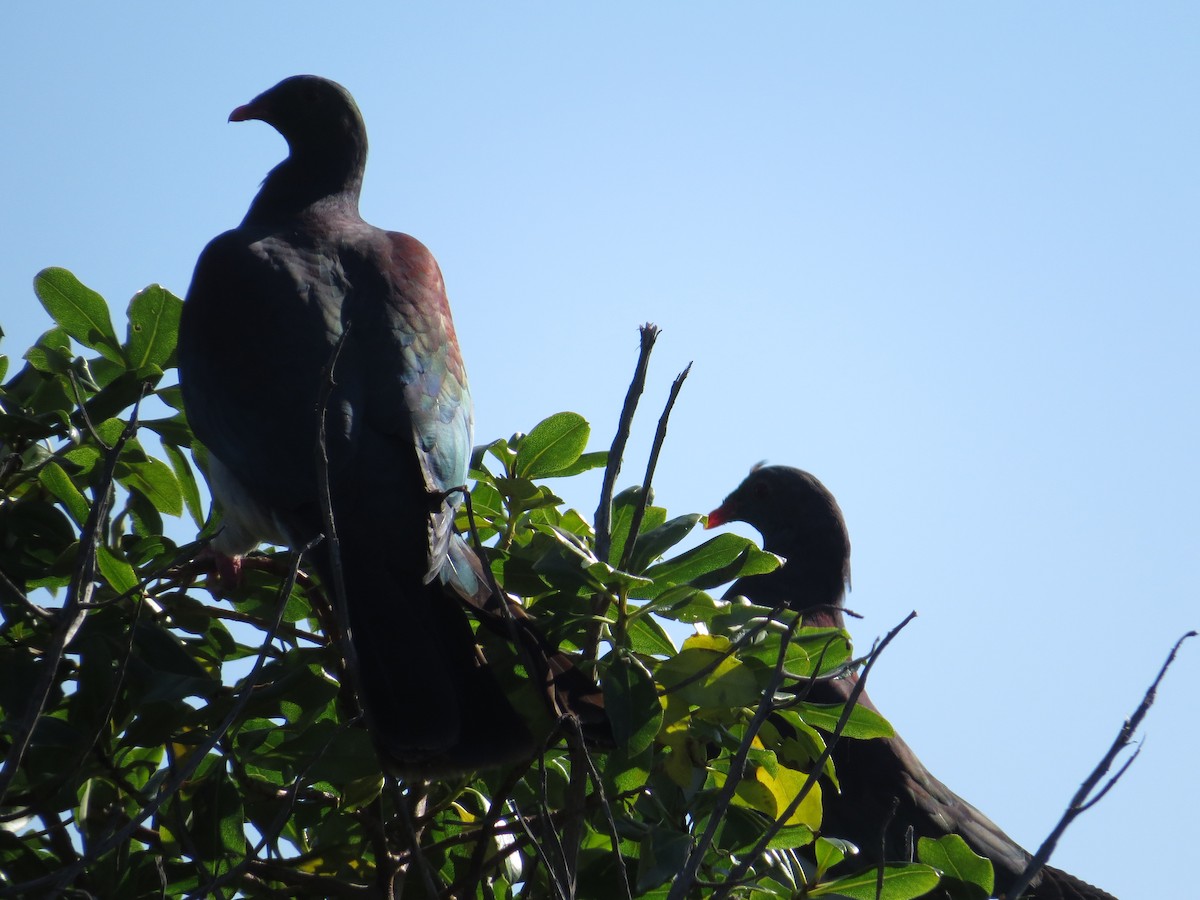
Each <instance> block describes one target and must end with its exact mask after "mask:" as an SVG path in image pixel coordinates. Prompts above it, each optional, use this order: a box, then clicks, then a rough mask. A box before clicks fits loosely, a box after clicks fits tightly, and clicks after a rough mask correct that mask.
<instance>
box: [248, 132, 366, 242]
mask: <svg viewBox="0 0 1200 900" xmlns="http://www.w3.org/2000/svg"><path fill="white" fill-rule="evenodd" d="M365 163H366V152H365V148H364V150H363V152H362V153H361V154H359V153H356V152H353V151H351V152H344V153H340V154H337V155H328V154H325V155H322V154H315V153H312V154H307V155H304V154H295V153H293V154H292V155H291V156H289V157H288V158H287V159H285V160H284V161H283V162H281V163H280V164H279V165H277V166H276V167H275V168H274V169H272V170H271V171H270V172H269V173H267V177H266V178H265V179H264V180H263V183H262V187H261V188H259V191H258V194H257V195H256V196H255V198H254V202H253V203H251V204H250V209H249V211H248V212H247V213H246V218H245V220H244V221H243V223H242V224H244V225H249V224H266V223H270V222H278V221H280V220H282V219H293V218H297V217H301V216H303V215H304V214H305V213H307V212H313V213H317V214H320V213H322V212H324V211H326V210H332V211H337V212H341V213H349V214H352V215H354V216H357V215H358V197H359V194H360V192H361V191H362V179H363V169H364V166H365Z"/></svg>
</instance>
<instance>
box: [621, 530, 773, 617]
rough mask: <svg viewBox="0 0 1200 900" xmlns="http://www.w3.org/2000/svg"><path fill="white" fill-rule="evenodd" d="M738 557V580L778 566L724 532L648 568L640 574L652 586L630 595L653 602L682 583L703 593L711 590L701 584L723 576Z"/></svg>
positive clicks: (750, 544)
mask: <svg viewBox="0 0 1200 900" xmlns="http://www.w3.org/2000/svg"><path fill="white" fill-rule="evenodd" d="M739 557H742V558H743V559H742V563H741V566H740V567H739V569H738V576H735V577H740V576H741V575H752V574H753V575H758V574H762V573H763V572H769V571H771V570H772V569H775V568H777V567H778V565H779V557H777V556H775V555H774V554H773V553H764V552H763V551H762V550H759V549H758V547H756V546H755V545H754V543H753V542H752V541H748V540H747V539H746V538H744V537H739V536H738V535H736V534H731V533H729V532H726V533H725V534H719V535H717V536H716V537H714V538H712V539H711V540H708V541H705V542H704V543H703V544H701V545H700V546H699V547H693V548H692V549H691V550H688V551H686V552H684V553H681V554H679V555H678V556H676V557H673V558H671V559H668V560H667V561H665V562H661V563H659V564H658V565H656V566H651V567H650V568H649V569H647V570H646V571H645V573H643V574H645V576H646V577H647V578H650V579H652V580H653V581H654V585H653V586H652V587H650V588H648V589H646V590H645V591H639V592H637V593H635V594H633V596H635V597H640V598H642V599H646V600H652V599H654V598H655V597H657V596H658V595H659V594H661V593H662V592H663V591H665V590H667V589H669V588H671V587H673V586H674V585H677V584H684V583H686V584H691V585H692V586H693V587H698V588H701V589H702V590H705V589H707V588H708V587H711V586H712V585H710V584H708V583H707V582H705V581H704V576H705V575H710V574H711V573H713V572H724V571H725V570H726V569H727V567H728V566H729V564H730V563H732V562H734V561H735V560H737V559H738V558H739ZM725 580H728V579H725ZM717 583H718V584H720V583H721V582H717Z"/></svg>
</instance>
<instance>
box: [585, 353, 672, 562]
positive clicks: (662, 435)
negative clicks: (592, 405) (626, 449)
mask: <svg viewBox="0 0 1200 900" xmlns="http://www.w3.org/2000/svg"><path fill="white" fill-rule="evenodd" d="M690 371H692V364H691V363H688V364H687V366H685V367H684V370H683V371H682V372H680V373H679V374H678V375H676V376H675V380H674V381H673V382H671V392H670V393H669V394H668V395H667V403H666V405H665V406H664V407H663V411H662V415H661V416H659V417H658V428H657V429H656V430H655V432H654V443H653V444H652V445H651V446H650V458H649V459H648V460H647V461H646V475H645V477H644V478H643V479H642V492H641V494H640V496H639V497H638V502H637V506H635V507H634V509H633V519H632V520H631V521H630V523H629V537H628V538H626V540H625V547H624V549H623V550H622V551H621V562H620V564H619V565H618V566H617V568H619V569H624V568H626V567H627V566H628V565H629V561H630V560H631V559H632V558H633V551H634V548H635V547H636V546H637V538H638V533H639V532H640V531H641V530H642V519H643V518H645V516H646V507H647V506H648V505H649V504H650V485H651V483H652V482H653V481H654V470H655V469H656V468H658V456H659V454H660V453H661V452H662V446H663V443H664V442H665V441H666V439H667V422H668V421H669V420H670V418H671V410H672V409H674V408H675V401H676V400H677V399H678V398H679V391H680V390H681V389H682V388H683V383H684V381H686V380H687V377H688V373H689V372H690ZM599 555H600V554H597V556H599ZM607 556H608V554H607V553H605V554H604V555H603V556H600V559H601V560H604V559H606V558H607Z"/></svg>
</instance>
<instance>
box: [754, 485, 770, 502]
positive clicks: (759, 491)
mask: <svg viewBox="0 0 1200 900" xmlns="http://www.w3.org/2000/svg"><path fill="white" fill-rule="evenodd" d="M753 490H754V496H755V497H757V498H758V499H759V500H766V499H767V497H769V496H770V494H771V491H770V489H768V488H767V486H766V485H765V484H763V483H762V482H761V481H760V482H759V483H758V484H756V485H754V488H753Z"/></svg>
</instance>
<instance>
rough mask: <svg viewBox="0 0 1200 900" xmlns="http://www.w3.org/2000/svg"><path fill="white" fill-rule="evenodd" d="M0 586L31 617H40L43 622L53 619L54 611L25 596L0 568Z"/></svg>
mask: <svg viewBox="0 0 1200 900" xmlns="http://www.w3.org/2000/svg"><path fill="white" fill-rule="evenodd" d="M0 587H2V588H4V589H5V590H6V591H8V593H9V594H11V595H12V598H13V599H14V600H16V601H17V603H19V604H20V605H21V606H23V607H24V608H25V611H26V612H27V613H29V615H30V616H32V617H33V618H35V619H41V620H42V621H43V622H53V621H54V613H52V612H50V610H48V609H46V608H45V607H42V606H38V605H37V604H36V603H34V602H33V601H32V600H30V599H29V598H28V597H27V596H25V594H24V592H22V590H21V589H20V588H19V587H17V586H16V585H15V584H13V582H12V581H11V580H9V577H8V576H7V575H5V574H4V571H3V570H0Z"/></svg>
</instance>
